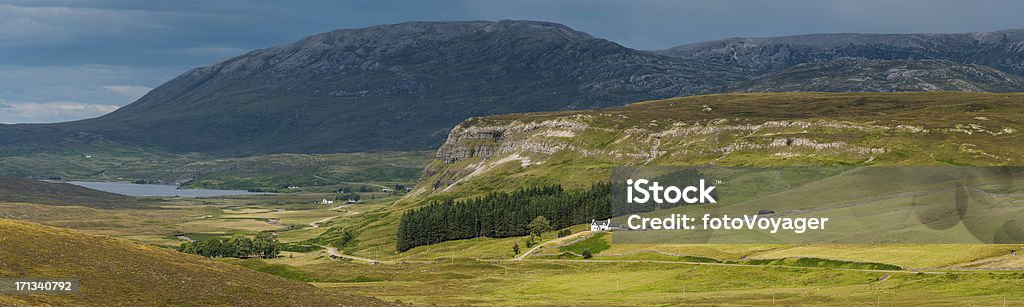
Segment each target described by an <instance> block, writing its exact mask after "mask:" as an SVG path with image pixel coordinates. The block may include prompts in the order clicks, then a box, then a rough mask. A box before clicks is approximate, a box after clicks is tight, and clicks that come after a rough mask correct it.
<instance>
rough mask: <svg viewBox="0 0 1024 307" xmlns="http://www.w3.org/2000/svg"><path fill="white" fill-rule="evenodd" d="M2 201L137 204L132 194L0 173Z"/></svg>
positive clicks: (101, 205)
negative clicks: (119, 193) (102, 190)
mask: <svg viewBox="0 0 1024 307" xmlns="http://www.w3.org/2000/svg"><path fill="white" fill-rule="evenodd" d="M2 202H10V203H17V202H25V203H36V204H45V205H54V206H83V207H93V208H119V207H132V206H135V204H136V201H135V199H134V198H132V197H127V196H123V195H118V194H113V193H107V192H101V191H96V190H91V189H86V188H83V187H79V186H76V185H71V184H66V183H48V182H42V181H38V180H32V179H21V178H11V177H4V176H0V203H2Z"/></svg>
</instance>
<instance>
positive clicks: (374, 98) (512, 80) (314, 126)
mask: <svg viewBox="0 0 1024 307" xmlns="http://www.w3.org/2000/svg"><path fill="white" fill-rule="evenodd" d="M742 79H745V77H742V76H739V75H734V73H733V72H732V71H731V70H729V69H728V68H725V67H715V66H714V65H704V64H701V63H697V62H693V61H688V60H682V59H678V58H673V57H668V56H662V55H656V54H653V53H651V52H646V51H638V50H633V49H629V48H626V47H623V46H620V45H618V44H615V43H613V42H610V41H607V40H603V39H597V38H594V37H591V36H590V35H588V34H586V33H582V32H578V31H575V30H572V29H570V28H568V27H565V26H563V25H559V24H553V23H546V22H533V21H508V20H506V21H499V22H410V23H402V24H394V25H384V26H376V27H369V28H364V29H355V30H338V31H332V32H328V33H323V34H318V35H314V36H311V37H308V38H305V39H302V40H300V41H298V42H295V43H292V44H287V45H283V46H278V47H273V48H268V49H262V50H256V51H252V52H249V53H247V54H244V55H242V56H239V57H235V58H232V59H229V60H227V61H224V62H221V63H218V64H216V65H212V66H208V67H202V68H197V69H193V70H191V71H189V72H187V73H185V74H183V75H181V76H179V77H177V78H174V79H173V80H171V81H169V82H167V83H165V84H163V85H161V86H159V87H157V88H156V89H154V90H153V91H152V92H150V93H149V94H147V95H145V96H144V97H142V98H141V99H139V100H138V101H136V102H134V103H132V104H131V105H129V106H126V107H123V108H121V109H120V110H117V111H116V112H113V113H111V114H108V115H106V116H103V117H100V118H96V119H90V120H84V121H79V122H73V123H66V124H57V125H17V126H9V127H5V131H4V132H5V133H3V135H2V136H0V144H12V143H23V142H30V143H31V142H54V141H62V140H66V139H69V138H70V139H75V140H77V139H80V138H98V139H102V140H110V141H114V142H123V143H131V144H146V145H149V146H155V147H158V148H161V149H164V150H169V151H172V152H191V151H201V152H211V153H219V154H230V155H246V154H252V153H268V152H270V153H278V152H303V153H322V152H352V151H378V150H408V149H430V148H434V147H435V146H436V145H437V144H439V143H440V142H441V141H443V139H444V136H445V135H446V134H447V131H448V129H449V128H450V127H451V126H453V125H455V124H457V123H458V122H460V121H462V120H464V119H466V118H469V117H472V116H481V115H489V114H502V113H513V112H525V111H552V110H565V109H592V108H599V107H608V106H617V105H622V104H624V103H627V102H630V101H638V100H646V99H656V98H665V97H672V96H680V95H690V94H697V93H706V92H711V91H714V90H716V89H718V88H721V87H722V86H724V85H725V84H726V83H727V82H728V81H730V80H742ZM41 136H42V138H41Z"/></svg>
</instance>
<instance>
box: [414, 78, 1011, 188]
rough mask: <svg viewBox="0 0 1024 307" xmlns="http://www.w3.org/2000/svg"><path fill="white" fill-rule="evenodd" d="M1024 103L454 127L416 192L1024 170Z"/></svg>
mask: <svg viewBox="0 0 1024 307" xmlns="http://www.w3.org/2000/svg"><path fill="white" fill-rule="evenodd" d="M1022 102H1024V94H1020V93H1012V94H993V93H951V92H941V93H892V94H883V93H849V94H827V93H751V94H719V95H704V96H692V97H683V98H673V99H667V100H660V101H651V102H642V103H636V104H631V105H628V106H625V107H621V108H612V109H604V110H594V111H567V112H548V113H529V114H518V115H499V116H490V117H481V118H473V119H470V120H467V121H465V122H463V123H462V124H460V125H458V126H457V127H455V128H454V129H453V130H452V132H451V134H450V135H449V137H448V140H447V141H446V142H445V143H444V144H443V145H442V146H441V148H440V149H439V150H438V151H437V159H436V160H435V162H434V163H433V164H431V166H430V167H428V168H427V170H426V172H425V174H424V177H425V178H426V179H425V180H424V181H423V182H422V183H421V184H420V186H419V187H418V188H417V189H416V190H415V191H414V192H415V193H413V195H415V197H417V199H422V196H424V195H426V194H435V193H445V194H449V195H466V196H468V195H475V193H480V191H493V190H511V189H516V188H518V187H522V186H539V185H542V184H555V183H558V184H564V185H567V186H579V187H582V186H588V185H589V184H591V183H592V182H596V181H600V180H607V178H609V177H608V176H610V174H611V167H613V166H623V165H681V166H693V165H705V164H716V165H759V166H770V165H1019V164H1021V163H1024V161H1022V159H1021V156H1020V155H1019V153H1020V152H1022V151H1024V143H1021V142H1019V140H1020V139H1021V133H1022V131H1024V116H1022V115H1021V114H1024V103H1022Z"/></svg>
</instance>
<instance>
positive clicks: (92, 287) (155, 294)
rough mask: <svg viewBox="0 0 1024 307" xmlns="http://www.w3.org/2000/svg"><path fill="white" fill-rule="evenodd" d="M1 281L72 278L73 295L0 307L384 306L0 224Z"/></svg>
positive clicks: (194, 259) (168, 254) (11, 300)
mask: <svg viewBox="0 0 1024 307" xmlns="http://www.w3.org/2000/svg"><path fill="white" fill-rule="evenodd" d="M0 238H2V239H0V250H2V251H3V252H2V253H0V277H35V278H75V279H78V280H79V281H80V285H81V292H80V293H78V294H73V295H6V294H0V305H5V306H11V305H33V306H38V305H54V306H71V305H74V306H126V305H181V306H184V305H191V306H200V305H203V306H210V305H217V306H221V305H224V306H226V305H233V306H248V305H262V306H339V305H345V306H383V305H388V304H387V303H386V302H384V301H381V300H377V299H373V298H367V297H358V296H352V295H345V294H342V293H338V292H336V291H327V290H320V289H318V288H316V287H314V286H312V285H309V284H306V283H301V282H296V281H292V280H288V279H285V278H281V277H277V276H273V275H269V274H264V273H259V272H256V271H252V270H249V269H246V268H243V267H240V266H234V265H230V264H225V263H221V262H218V261H215V260H211V259H207V258H203V257H199V256H194V255H188V254H183V253H179V252H175V251H171V250H167V249H163V248H158V247H154V246H148V245H143V244H138V243H133V242H130V241H127V240H122V239H115V238H110V237H103V236H94V235H86V234H82V233H78V232H75V231H71V230H65V229H60V228H54V227H48V226H42V225H37V224H31V223H24V222H15V221H11V220H5V219H0Z"/></svg>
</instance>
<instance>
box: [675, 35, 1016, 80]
mask: <svg viewBox="0 0 1024 307" xmlns="http://www.w3.org/2000/svg"><path fill="white" fill-rule="evenodd" d="M658 53H660V54H665V55H669V56H673V57H678V58H682V59H688V60H693V61H698V62H701V63H707V64H721V65H728V66H732V67H739V68H744V69H749V70H751V71H753V72H756V73H762V74H764V73H770V72H774V71H778V70H781V69H785V68H787V67H791V66H794V65H798V64H803V63H813V62H823V61H831V60H835V59H839V58H844V57H853V58H865V59H874V60H947V61H952V62H956V63H961V64H978V65H985V66H991V67H993V68H996V69H999V70H1003V71H1006V72H1009V73H1012V74H1015V75H1024V29H1017V30H1003V31H996V32H976V33H956V34H942V33H925V34H858V33H838V34H807V35H794V36H781V37H764V38H742V37H741V38H730V39H724V40H717V41H709V42H701V43H695V44H687V45H682V46H678V47H674V48H670V49H667V50H661V51H658Z"/></svg>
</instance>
